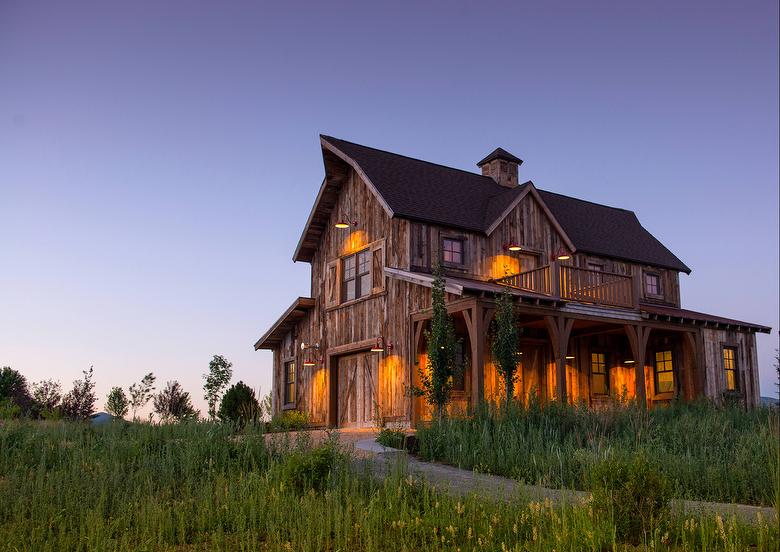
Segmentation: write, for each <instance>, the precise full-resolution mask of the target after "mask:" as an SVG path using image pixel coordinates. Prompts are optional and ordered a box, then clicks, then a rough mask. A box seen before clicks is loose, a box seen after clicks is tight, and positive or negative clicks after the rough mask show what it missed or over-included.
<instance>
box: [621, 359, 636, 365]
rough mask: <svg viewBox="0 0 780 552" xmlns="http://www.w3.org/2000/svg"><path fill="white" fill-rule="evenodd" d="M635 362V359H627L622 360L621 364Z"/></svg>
mask: <svg viewBox="0 0 780 552" xmlns="http://www.w3.org/2000/svg"><path fill="white" fill-rule="evenodd" d="M635 362H636V361H635V360H634V359H628V360H624V361H623V364H634V363H635Z"/></svg>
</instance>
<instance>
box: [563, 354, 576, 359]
mask: <svg viewBox="0 0 780 552" xmlns="http://www.w3.org/2000/svg"><path fill="white" fill-rule="evenodd" d="M564 358H565V359H566V360H574V356H573V355H566V356H565V357H564Z"/></svg>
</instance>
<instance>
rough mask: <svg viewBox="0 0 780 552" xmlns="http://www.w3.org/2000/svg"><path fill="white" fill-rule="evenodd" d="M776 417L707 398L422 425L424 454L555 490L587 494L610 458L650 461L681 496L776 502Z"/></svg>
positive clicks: (485, 411)
mask: <svg viewBox="0 0 780 552" xmlns="http://www.w3.org/2000/svg"><path fill="white" fill-rule="evenodd" d="M778 427H779V425H778V412H777V410H771V409H768V408H759V409H755V410H750V411H745V410H743V409H741V408H739V407H735V406H730V407H717V406H714V405H712V404H710V403H708V402H700V403H680V404H673V405H671V406H669V407H666V408H655V409H651V410H649V411H648V410H644V409H642V408H639V407H637V406H635V405H620V404H615V405H613V406H612V407H610V408H607V409H604V410H600V411H599V410H592V409H588V408H585V407H578V406H569V405H561V404H559V403H556V402H551V403H548V404H547V405H545V406H544V407H542V406H541V405H539V404H538V403H536V402H531V404H530V405H529V406H528V407H525V406H523V405H522V404H521V403H518V402H517V401H513V402H512V403H511V404H510V405H509V407H504V406H502V405H483V406H481V407H480V408H479V409H478V410H477V412H476V413H475V414H474V416H473V417H471V418H457V419H456V418H449V419H446V418H445V419H443V420H441V421H437V420H434V421H433V422H432V423H431V424H430V425H427V426H425V427H421V428H418V430H417V438H418V441H419V445H420V455H421V456H422V457H424V458H426V459H429V460H440V461H443V462H447V463H449V464H453V465H456V466H459V467H461V468H465V469H469V470H477V471H482V472H488V473H493V474H500V475H505V476H509V477H513V478H516V479H519V480H522V481H525V482H527V483H531V484H540V485H545V486H549V487H558V488H560V487H565V488H575V489H590V488H591V487H592V480H591V478H590V473H591V470H593V468H594V466H595V465H597V464H598V463H599V462H600V461H602V460H604V459H605V458H608V457H609V456H610V455H611V454H613V453H619V454H621V455H628V456H631V455H638V454H641V455H644V456H645V457H646V458H647V459H648V460H650V461H652V462H653V464H654V465H655V466H657V469H658V471H659V473H660V474H662V475H663V476H664V477H665V478H667V479H668V480H669V482H670V483H671V487H672V493H673V495H674V496H676V497H679V498H685V499H694V500H710V501H715V502H737V503H743V504H757V505H764V506H771V505H773V504H775V502H776V501H777V499H778V497H779V496H780V491H779V490H778V489H780V482H779V481H780V476H779V475H778V466H779V465H780V464H779V463H778V462H779V460H778V457H779V456H780V453H779V452H778V446H780V445H779V443H780V429H778Z"/></svg>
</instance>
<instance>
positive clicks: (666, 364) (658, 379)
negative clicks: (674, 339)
mask: <svg viewBox="0 0 780 552" xmlns="http://www.w3.org/2000/svg"><path fill="white" fill-rule="evenodd" d="M655 392H656V394H658V393H673V392H674V365H673V363H672V351H657V352H656V353H655Z"/></svg>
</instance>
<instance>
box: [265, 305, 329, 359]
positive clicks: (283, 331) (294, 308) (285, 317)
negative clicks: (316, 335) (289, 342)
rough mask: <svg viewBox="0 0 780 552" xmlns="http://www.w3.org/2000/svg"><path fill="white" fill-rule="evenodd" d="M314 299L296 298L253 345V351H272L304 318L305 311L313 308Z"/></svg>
mask: <svg viewBox="0 0 780 552" xmlns="http://www.w3.org/2000/svg"><path fill="white" fill-rule="evenodd" d="M314 302H315V301H314V299H312V298H311V297H298V298H297V299H296V300H295V301H293V304H292V305H290V306H289V307H288V308H287V310H286V311H284V313H282V315H281V316H280V317H279V319H278V320H277V321H276V322H274V324H273V326H271V327H270V328H269V329H268V331H267V332H265V334H263V336H262V337H261V338H260V339H258V340H257V342H256V343H255V351H257V350H258V349H274V348H276V347H278V346H279V344H280V343H281V342H282V340H283V339H284V336H285V335H287V333H288V332H289V331H290V330H291V329H293V327H295V324H297V323H298V321H299V320H300V319H301V318H303V317H304V316H306V313H307V311H309V310H311V309H312V308H314Z"/></svg>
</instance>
